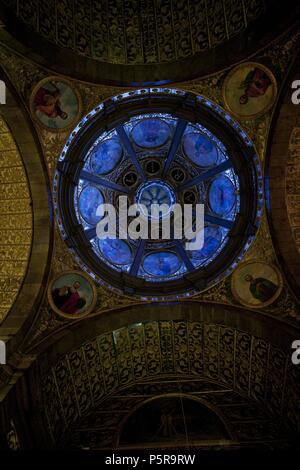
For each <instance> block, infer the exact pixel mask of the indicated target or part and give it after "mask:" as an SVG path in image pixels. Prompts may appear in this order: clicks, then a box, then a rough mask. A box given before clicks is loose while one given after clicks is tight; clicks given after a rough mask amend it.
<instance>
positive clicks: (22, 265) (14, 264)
mask: <svg viewBox="0 0 300 470" xmlns="http://www.w3.org/2000/svg"><path fill="white" fill-rule="evenodd" d="M0 214H1V228H0V299H1V302H0V324H1V323H2V321H3V320H4V318H5V317H6V315H7V314H8V312H9V310H10V308H11V307H12V305H13V303H14V301H15V299H16V297H17V295H18V292H19V290H20V288H21V286H22V282H23V279H24V276H25V274H26V268H27V264H28V260H29V255H30V249H31V241H32V235H33V233H32V207H31V198H30V192H29V186H28V181H27V176H26V173H25V168H24V165H23V162H22V158H21V155H20V153H19V150H18V148H17V146H16V143H15V141H14V138H13V136H12V134H11V132H10V130H9V129H8V127H7V125H6V123H5V122H4V120H3V118H1V117H0Z"/></svg>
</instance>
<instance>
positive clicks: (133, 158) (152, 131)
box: [54, 88, 262, 298]
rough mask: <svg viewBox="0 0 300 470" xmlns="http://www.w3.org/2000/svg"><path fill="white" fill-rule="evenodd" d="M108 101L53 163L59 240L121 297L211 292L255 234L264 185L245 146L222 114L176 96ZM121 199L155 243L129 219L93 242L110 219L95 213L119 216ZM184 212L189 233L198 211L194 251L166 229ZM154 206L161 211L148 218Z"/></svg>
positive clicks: (150, 93)
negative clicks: (151, 229) (151, 226)
mask: <svg viewBox="0 0 300 470" xmlns="http://www.w3.org/2000/svg"><path fill="white" fill-rule="evenodd" d="M111 101H112V102H113V106H110V103H103V104H101V105H99V106H98V107H97V108H95V109H94V110H93V111H92V112H90V113H89V115H88V116H87V117H85V118H83V119H82V121H81V123H80V124H79V125H78V126H77V128H76V129H75V130H74V131H73V132H72V134H71V136H70V138H69V140H68V142H67V143H66V146H65V148H64V150H63V152H62V154H61V156H60V158H59V163H58V167H57V171H56V173H55V177H54V203H55V208H56V214H57V219H58V225H59V228H60V230H61V233H62V236H63V238H64V239H66V241H67V243H68V247H69V248H70V250H71V251H72V252H73V253H74V256H75V257H76V260H77V261H78V263H79V264H80V265H81V267H82V268H83V269H85V270H86V271H88V272H89V273H90V274H91V275H92V276H93V277H94V279H95V280H96V281H97V282H99V283H104V284H107V285H109V286H111V287H112V288H114V289H117V290H118V291H122V292H124V293H126V294H130V295H136V296H139V297H143V298H161V297H163V298H174V297H180V296H186V295H192V294H194V293H196V292H199V291H201V290H203V289H206V288H208V287H210V286H211V285H212V284H214V283H216V282H218V281H219V280H220V279H222V277H224V276H225V275H228V274H229V273H230V272H231V270H232V269H233V268H234V267H235V266H236V265H237V263H238V262H239V261H240V260H241V259H242V257H243V256H244V253H245V252H246V250H247V249H248V248H249V246H250V243H251V240H252V239H253V237H254V235H255V232H256V230H257V228H258V224H259V219H260V215H261V211H262V181H261V170H260V166H259V161H258V158H257V156H256V153H255V150H254V147H253V145H252V143H251V141H250V139H249V138H248V137H247V135H246V134H245V132H244V131H243V130H242V129H241V128H240V126H239V125H238V124H237V123H236V122H235V121H234V120H233V119H232V118H231V117H230V116H229V115H228V114H226V113H225V111H223V110H222V109H221V108H220V107H218V106H217V105H215V104H214V103H212V102H210V101H208V100H206V99H205V98H203V97H201V96H196V95H193V94H190V93H188V92H185V91H182V90H180V91H179V90H174V89H160V88H155V89H154V88H147V89H144V90H136V91H134V92H128V93H124V94H123V95H119V96H117V97H114V98H112V99H111ZM82 149H84V153H83V151H82ZM121 196H122V197H123V198H124V197H126V201H127V202H126V204H127V205H128V206H134V205H138V206H139V207H141V208H143V209H142V210H141V211H140V215H141V217H143V219H144V220H147V221H150V220H152V221H153V220H155V221H156V222H157V224H158V225H157V227H158V229H157V234H158V237H156V238H154V239H152V238H151V237H150V236H148V237H147V236H146V237H145V236H143V237H142V236H141V237H136V236H133V235H132V232H131V231H130V229H129V228H130V226H131V224H132V223H135V226H138V225H139V222H137V221H134V220H133V217H132V214H130V212H128V213H127V215H126V220H125V222H124V218H123V219H122V222H121V219H120V218H117V219H116V223H115V228H116V237H110V236H109V237H107V238H98V231H97V227H98V226H99V223H103V224H104V220H105V218H104V216H106V214H104V213H99V212H98V207H99V206H101V205H103V204H104V203H106V204H110V205H111V206H113V207H114V208H116V215H117V216H119V215H120V213H121V209H120V207H121V206H120V205H119V204H120V200H121ZM184 204H188V205H189V206H190V208H191V214H192V224H191V225H192V227H194V225H195V224H196V221H195V220H194V218H195V214H196V207H197V205H198V204H202V205H203V208H204V225H203V229H202V232H201V233H202V238H203V244H202V246H201V247H200V248H197V249H192V250H191V249H188V248H187V247H188V244H187V241H188V239H187V235H186V233H185V232H184V230H182V235H181V237H178V236H177V237H175V236H174V233H175V228H174V227H175V222H174V221H173V222H172V223H171V225H170V226H169V229H170V230H169V232H166V231H164V228H163V223H164V221H165V220H166V219H167V218H170V217H171V214H172V211H173V208H174V206H175V205H176V206H177V207H179V208H182V210H184ZM153 205H159V206H161V207H164V210H162V211H161V212H158V213H153V212H152V207H153ZM126 207H127V206H126ZM155 214H156V215H155ZM124 224H125V226H124ZM172 224H173V225H172ZM124 227H125V228H124ZM127 229H128V233H127ZM124 233H125V235H124Z"/></svg>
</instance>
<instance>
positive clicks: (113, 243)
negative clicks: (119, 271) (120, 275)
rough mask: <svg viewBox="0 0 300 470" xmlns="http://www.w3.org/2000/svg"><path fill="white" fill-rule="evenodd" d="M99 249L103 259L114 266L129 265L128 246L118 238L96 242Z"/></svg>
mask: <svg viewBox="0 0 300 470" xmlns="http://www.w3.org/2000/svg"><path fill="white" fill-rule="evenodd" d="M98 245H99V249H100V250H101V251H102V253H103V255H104V256H105V258H107V259H108V260H109V261H111V262H112V263H114V264H129V263H130V262H131V259H132V253H131V249H130V247H129V245H128V244H127V243H126V242H124V241H123V240H120V239H118V238H116V239H111V238H106V239H104V240H99V241H98Z"/></svg>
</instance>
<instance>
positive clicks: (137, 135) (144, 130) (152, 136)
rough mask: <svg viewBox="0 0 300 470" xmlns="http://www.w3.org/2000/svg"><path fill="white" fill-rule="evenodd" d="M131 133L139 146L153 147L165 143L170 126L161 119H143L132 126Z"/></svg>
mask: <svg viewBox="0 0 300 470" xmlns="http://www.w3.org/2000/svg"><path fill="white" fill-rule="evenodd" d="M131 135H132V138H133V140H134V141H135V143H136V144H137V145H138V146H139V147H146V148H155V147H160V146H161V145H163V144H165V143H166V141H167V140H168V137H169V135H170V128H169V126H168V124H167V123H166V122H164V121H163V120H162V119H144V120H143V121H140V122H139V123H138V124H136V125H135V126H134V128H133V129H132V133H131Z"/></svg>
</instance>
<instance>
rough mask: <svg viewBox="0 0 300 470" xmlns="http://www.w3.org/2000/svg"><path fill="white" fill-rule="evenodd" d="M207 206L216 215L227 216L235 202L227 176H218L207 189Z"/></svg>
mask: <svg viewBox="0 0 300 470" xmlns="http://www.w3.org/2000/svg"><path fill="white" fill-rule="evenodd" d="M208 199H209V205H210V207H211V210H212V211H213V212H214V213H215V214H218V215H224V214H227V213H228V212H229V211H230V210H231V209H232V207H233V205H234V202H235V187H234V185H233V184H232V182H231V181H230V179H229V178H227V176H222V175H221V176H218V177H217V178H216V179H215V180H214V181H213V182H212V183H211V185H210V188H209V195H208Z"/></svg>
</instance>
